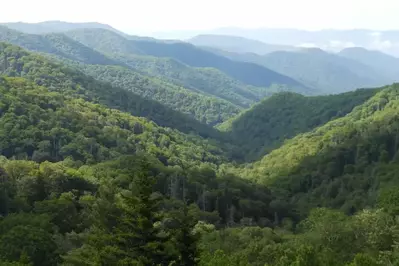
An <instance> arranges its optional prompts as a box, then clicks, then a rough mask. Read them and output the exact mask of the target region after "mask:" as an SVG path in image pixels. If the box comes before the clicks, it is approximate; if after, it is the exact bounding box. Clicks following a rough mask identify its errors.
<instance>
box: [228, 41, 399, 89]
mask: <svg viewBox="0 0 399 266" xmlns="http://www.w3.org/2000/svg"><path fill="white" fill-rule="evenodd" d="M223 55H225V56H228V57H229V58H230V59H235V60H241V61H249V62H253V63H257V64H260V65H263V66H266V67H268V68H270V69H273V70H274V71H277V72H280V73H282V74H284V75H287V76H290V77H292V78H294V79H296V80H299V81H301V82H302V83H303V84H305V85H306V86H308V87H311V88H317V89H319V90H321V91H323V92H324V93H326V94H330V93H340V92H345V91H350V90H354V89H356V88H370V87H377V86H383V85H385V84H389V83H393V82H394V81H395V79H393V78H392V77H391V76H390V75H388V74H387V73H385V72H384V71H380V70H378V69H375V68H374V67H372V66H369V65H366V64H363V63H362V62H359V61H356V60H354V59H351V58H347V57H343V56H340V55H336V54H333V53H328V52H325V51H323V50H321V49H318V48H306V49H302V50H300V51H298V52H285V51H281V52H273V53H270V54H267V55H264V56H259V55H256V54H236V53H226V52H224V53H223Z"/></svg>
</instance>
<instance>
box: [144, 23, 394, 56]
mask: <svg viewBox="0 0 399 266" xmlns="http://www.w3.org/2000/svg"><path fill="white" fill-rule="evenodd" d="M204 34H205V35H209V34H212V35H229V36H238V37H244V38H247V39H252V40H257V41H261V42H265V43H268V44H278V45H285V46H300V47H319V48H322V49H324V50H329V51H334V52H338V51H340V50H342V49H345V48H349V47H364V48H366V49H371V50H380V51H382V52H385V53H388V54H391V55H395V56H399V30H396V31H395V30H392V31H374V30H366V29H359V30H320V31H306V30H298V29H267V28H260V29H243V28H221V29H215V30H209V31H172V32H158V33H153V35H152V36H154V37H156V38H169V39H182V40H185V39H190V38H193V37H195V36H197V35H204Z"/></svg>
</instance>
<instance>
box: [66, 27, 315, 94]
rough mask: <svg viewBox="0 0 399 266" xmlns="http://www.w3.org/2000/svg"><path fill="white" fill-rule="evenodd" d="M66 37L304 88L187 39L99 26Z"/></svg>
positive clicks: (255, 81) (260, 82) (251, 80)
mask: <svg viewBox="0 0 399 266" xmlns="http://www.w3.org/2000/svg"><path fill="white" fill-rule="evenodd" d="M66 34H67V35H68V36H69V37H71V38H73V39H75V40H77V41H79V42H81V43H82V44H84V45H86V46H89V47H91V48H94V49H96V50H98V51H101V52H103V53H106V54H112V53H119V54H136V55H149V56H155V57H169V58H174V59H176V60H179V61H181V62H183V63H185V64H187V65H189V66H191V67H213V68H216V69H218V70H220V71H222V72H224V73H225V74H227V75H229V76H231V77H232V78H234V79H236V80H238V81H240V82H242V83H244V84H247V85H253V86H258V87H268V86H271V85H272V84H280V85H285V86H288V87H289V86H292V87H294V88H296V87H297V88H298V89H302V90H304V91H307V90H308V89H307V88H306V87H304V86H303V85H302V84H300V83H299V82H297V81H295V80H293V79H292V78H289V77H286V76H283V75H281V74H278V73H276V72H274V71H271V70H269V69H266V68H264V67H261V66H258V65H256V64H250V63H243V62H235V61H232V60H229V59H227V58H224V57H222V56H218V55H215V54H213V53H210V52H207V51H204V50H202V49H199V48H196V47H195V46H193V45H190V44H186V43H164V42H159V41H143V40H128V39H126V38H123V37H122V36H119V35H117V34H113V33H112V32H110V31H105V30H101V29H87V30H77V31H70V32H67V33H66Z"/></svg>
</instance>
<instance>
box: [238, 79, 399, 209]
mask: <svg viewBox="0 0 399 266" xmlns="http://www.w3.org/2000/svg"><path fill="white" fill-rule="evenodd" d="M398 96H399V87H398V84H395V85H392V86H389V87H385V88H382V89H380V91H378V92H377V93H376V94H375V95H374V96H373V97H371V98H370V99H369V100H367V101H366V102H365V103H363V104H361V105H359V106H357V107H355V108H354V110H353V111H352V112H350V113H349V114H348V115H346V116H345V117H342V118H338V119H334V120H332V121H330V122H328V123H326V124H325V125H323V126H321V127H318V128H316V129H314V130H312V131H309V132H307V133H304V134H300V135H298V136H296V137H295V138H293V139H291V140H288V141H286V142H285V143H284V145H283V146H281V147H280V148H279V149H276V150H273V151H272V152H271V153H270V154H268V155H266V156H265V157H264V158H263V159H262V160H260V161H259V162H256V163H254V164H253V165H251V166H248V167H246V168H245V169H242V171H243V172H242V175H243V176H246V177H247V178H249V179H251V180H257V181H258V182H260V183H263V184H269V186H271V187H273V188H275V189H276V190H278V191H280V192H281V193H283V194H284V196H285V197H287V199H289V202H291V203H292V204H293V205H294V206H295V208H296V209H297V210H298V212H299V213H300V214H301V215H306V214H307V213H308V211H309V210H310V209H311V208H314V207H318V206H325V207H329V208H336V209H341V210H343V211H344V212H346V213H348V214H353V213H354V212H356V211H360V210H362V209H363V208H366V207H370V206H374V205H375V201H376V198H377V196H378V190H379V189H380V188H384V187H386V186H396V185H397V180H396V179H397V178H396V176H397V175H396V172H397V155H398V149H399V148H398V147H399V146H398V145H399V144H398V143H399V142H398V136H399V133H398V129H399V120H398V117H399V116H398V115H399V110H398V106H399V105H398V104H399V103H398V99H399V98H398Z"/></svg>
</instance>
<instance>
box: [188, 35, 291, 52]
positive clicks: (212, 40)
mask: <svg viewBox="0 0 399 266" xmlns="http://www.w3.org/2000/svg"><path fill="white" fill-rule="evenodd" d="M187 42H188V43H191V44H194V45H196V46H205V47H213V48H217V49H221V50H224V51H227V52H233V53H255V54H259V55H265V54H268V53H271V52H276V51H293V50H297V49H298V48H296V47H292V46H288V45H287V46H285V45H277V44H268V43H264V42H260V41H256V40H251V39H246V38H243V37H238V36H229V35H212V34H208V35H206V34H203V35H197V36H195V37H193V38H191V39H188V40H187Z"/></svg>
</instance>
